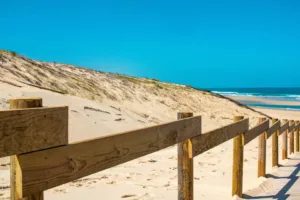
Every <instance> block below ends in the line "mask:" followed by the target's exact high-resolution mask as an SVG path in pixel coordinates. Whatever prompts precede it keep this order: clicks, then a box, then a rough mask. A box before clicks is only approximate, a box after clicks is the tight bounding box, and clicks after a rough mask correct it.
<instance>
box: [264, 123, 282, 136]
mask: <svg viewBox="0 0 300 200" xmlns="http://www.w3.org/2000/svg"><path fill="white" fill-rule="evenodd" d="M273 122H274V124H273V125H272V126H271V127H270V128H269V129H268V131H267V138H269V137H270V136H271V135H273V133H275V132H277V130H278V129H280V121H278V120H276V121H273Z"/></svg>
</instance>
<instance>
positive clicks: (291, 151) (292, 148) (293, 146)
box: [290, 120, 295, 154]
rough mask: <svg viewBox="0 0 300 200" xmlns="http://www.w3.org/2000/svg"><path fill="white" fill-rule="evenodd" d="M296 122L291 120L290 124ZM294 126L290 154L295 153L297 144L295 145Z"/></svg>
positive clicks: (291, 134)
mask: <svg viewBox="0 0 300 200" xmlns="http://www.w3.org/2000/svg"><path fill="white" fill-rule="evenodd" d="M293 123H294V120H290V125H292V124H293ZM294 139H295V137H294V128H292V130H291V132H290V154H292V153H294V149H295V145H294Z"/></svg>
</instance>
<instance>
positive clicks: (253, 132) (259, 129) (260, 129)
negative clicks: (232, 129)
mask: <svg viewBox="0 0 300 200" xmlns="http://www.w3.org/2000/svg"><path fill="white" fill-rule="evenodd" d="M268 128H269V120H265V121H263V122H262V123H260V124H258V125H257V126H255V127H254V128H252V129H250V130H249V131H247V132H246V133H245V134H244V135H245V144H244V145H246V144H248V143H249V142H251V141H252V140H253V139H254V138H256V137H257V136H259V135H260V134H261V133H264V132H265V131H267V130H268Z"/></svg>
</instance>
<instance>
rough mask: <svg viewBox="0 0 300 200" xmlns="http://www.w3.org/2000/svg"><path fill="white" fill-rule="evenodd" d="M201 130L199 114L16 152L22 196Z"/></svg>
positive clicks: (141, 153) (174, 141)
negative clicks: (132, 129)
mask: <svg viewBox="0 0 300 200" xmlns="http://www.w3.org/2000/svg"><path fill="white" fill-rule="evenodd" d="M247 124H248V121H247ZM200 131H201V117H200V116H198V117H192V118H187V119H183V120H179V121H174V122H170V123H166V124H161V125H158V126H153V127H149V128H144V129H139V130H134V131H129V132H125V133H121V134H115V135H109V136H107V137H101V138H96V139H93V140H87V141H83V142H80V143H74V144H69V145H67V146H62V147H57V148H52V149H47V150H42V151H37V152H33V153H29V154H23V155H19V156H18V158H19V163H20V166H21V169H22V188H23V195H24V196H27V195H29V194H32V193H37V192H40V191H44V190H47V189H50V188H53V187H55V186H58V185H61V184H64V183H67V182H70V181H73V180H76V179H79V178H82V177H84V176H88V175H90V174H93V173H96V172H99V171H101V170H105V169H107V168H110V167H114V166H116V165H119V164H122V163H125V162H127V161H130V160H133V159H136V158H139V157H141V156H145V155H147V154H150V153H153V152H155V151H158V150H161V149H163V148H166V147H169V146H171V145H174V144H177V143H179V142H182V141H184V140H186V139H188V138H191V137H193V136H196V135H198V134H199V133H200Z"/></svg>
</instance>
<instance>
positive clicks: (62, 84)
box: [0, 50, 261, 119]
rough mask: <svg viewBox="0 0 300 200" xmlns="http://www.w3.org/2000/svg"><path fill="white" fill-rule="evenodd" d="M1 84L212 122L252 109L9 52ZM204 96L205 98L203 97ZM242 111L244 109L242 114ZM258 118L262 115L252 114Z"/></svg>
mask: <svg viewBox="0 0 300 200" xmlns="http://www.w3.org/2000/svg"><path fill="white" fill-rule="evenodd" d="M0 76H1V77H3V78H1V81H5V82H6V83H11V84H14V85H30V86H34V87H39V88H42V89H47V90H51V91H54V92H58V93H62V94H68V95H74V96H78V97H82V98H86V99H89V100H94V101H97V102H104V101H114V102H116V103H119V104H132V103H134V104H136V103H138V104H143V105H152V106H153V105H155V104H162V105H164V106H165V107H166V110H168V111H180V110H183V111H185V110H188V111H191V112H195V113H200V114H203V115H208V116H209V117H210V118H211V119H216V118H217V119H218V118H220V119H231V117H232V114H234V113H228V114H227V112H226V110H225V108H223V107H222V106H221V105H224V104H225V105H228V104H232V107H234V108H235V109H236V114H243V113H244V114H245V115H247V113H248V112H246V110H248V109H249V108H247V107H244V106H242V105H239V106H236V105H237V103H236V102H234V101H232V100H228V99H226V98H224V97H222V96H220V95H216V94H212V93H210V92H209V91H205V90H199V89H195V88H192V87H190V86H186V85H179V84H172V83H165V82H160V81H158V80H156V79H146V78H135V77H130V76H125V75H121V74H112V73H104V72H101V71H95V70H91V69H85V68H81V67H75V66H72V65H67V64H58V63H55V62H53V63H46V62H40V61H35V60H32V59H29V58H26V57H24V56H21V55H18V54H16V53H13V52H9V51H3V50H2V51H0ZM203 97H205V98H203ZM243 109H245V110H244V111H243ZM220 113H222V115H220ZM252 114H253V116H251V117H255V116H258V115H260V114H261V113H257V112H256V111H253V112H252Z"/></svg>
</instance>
